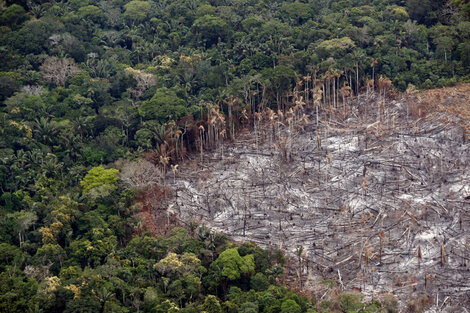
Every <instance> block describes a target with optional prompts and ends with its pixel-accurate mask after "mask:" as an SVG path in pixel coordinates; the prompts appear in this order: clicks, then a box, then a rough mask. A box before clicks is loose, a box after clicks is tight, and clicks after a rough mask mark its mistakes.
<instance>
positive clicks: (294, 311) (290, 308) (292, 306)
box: [281, 300, 302, 313]
mask: <svg viewBox="0 0 470 313" xmlns="http://www.w3.org/2000/svg"><path fill="white" fill-rule="evenodd" d="M300 312H302V308H301V307H300V305H298V304H297V302H295V301H294V300H286V301H284V302H282V304H281V313H300Z"/></svg>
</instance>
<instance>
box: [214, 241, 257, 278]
mask: <svg viewBox="0 0 470 313" xmlns="http://www.w3.org/2000/svg"><path fill="white" fill-rule="evenodd" d="M214 267H216V268H218V269H219V270H220V272H221V274H222V276H223V277H226V278H228V279H229V280H236V279H239V278H240V277H241V274H252V273H253V272H254V270H255V264H254V257H253V255H252V254H248V255H245V256H244V257H241V256H240V254H239V253H238V249H237V248H232V249H227V250H225V251H224V252H222V253H221V254H220V255H219V257H218V258H217V260H215V262H214Z"/></svg>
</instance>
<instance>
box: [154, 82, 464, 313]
mask: <svg viewBox="0 0 470 313" xmlns="http://www.w3.org/2000/svg"><path fill="white" fill-rule="evenodd" d="M468 90H469V86H468V85H461V86H458V87H455V88H447V89H439V90H432V91H428V92H425V93H415V94H405V95H403V96H400V97H397V98H396V99H395V100H390V99H389V100H385V99H383V98H380V97H377V96H372V95H370V96H363V97H362V98H359V99H357V100H356V101H351V103H349V104H347V105H344V106H343V105H338V106H337V107H336V108H335V107H323V108H322V109H323V110H322V112H324V113H321V115H320V116H319V118H318V120H317V118H316V115H315V113H314V112H315V110H314V107H310V106H309V105H308V104H304V103H302V101H299V104H298V109H294V110H292V111H291V112H290V113H289V112H288V113H287V114H285V115H283V116H280V115H277V114H275V113H273V112H267V113H265V114H264V115H263V116H262V117H260V118H258V119H257V120H256V121H254V123H253V126H252V127H251V129H250V130H249V131H246V132H244V133H242V134H241V135H240V136H239V137H238V138H237V139H236V140H235V141H234V142H233V143H219V144H218V146H217V147H216V148H215V150H213V151H212V152H208V153H205V154H204V155H203V156H201V155H195V156H194V157H193V158H194V159H193V160H192V161H188V162H186V163H185V164H182V165H181V166H180V168H179V170H178V172H175V173H173V174H174V177H171V178H170V175H168V176H169V177H168V178H167V180H166V181H167V184H168V186H169V188H170V192H171V197H170V199H169V200H168V201H166V202H163V203H160V205H159V206H160V209H159V210H157V212H159V214H157V215H161V214H162V210H164V209H167V212H165V214H167V215H168V216H173V217H177V219H179V220H180V222H181V223H190V222H198V223H204V224H206V225H207V226H208V227H210V228H211V229H212V230H215V231H218V232H221V233H225V234H228V235H230V236H231V237H232V238H234V239H236V240H238V241H253V242H255V243H256V244H258V245H260V246H262V247H269V248H276V249H281V250H285V251H287V252H289V253H290V255H291V256H292V260H293V261H294V262H293V263H292V264H291V266H290V270H291V274H292V275H290V276H289V278H288V279H289V280H290V284H291V286H293V287H296V288H299V289H301V290H304V291H307V292H311V293H313V294H315V295H316V296H317V297H321V295H322V294H321V291H322V290H323V289H324V285H322V284H321V283H320V282H321V281H323V280H325V279H331V280H335V281H337V282H338V284H339V286H340V288H341V289H343V290H349V291H351V290H360V291H361V292H362V293H363V294H365V295H366V296H367V297H370V298H371V299H373V298H374V297H377V296H379V295H381V294H386V293H390V294H393V295H395V296H396V297H397V298H398V299H400V300H401V301H402V302H403V303H406V301H409V300H412V299H416V298H418V297H419V296H421V295H425V296H428V297H431V298H432V299H433V301H434V308H436V306H437V308H440V309H443V308H448V309H452V308H453V307H454V306H455V305H458V304H464V303H466V304H467V305H468V299H469V294H470V279H469V278H470V236H469V232H468V229H469V227H470V140H469V133H468V125H469V124H468V122H469V120H468V110H469V103H470V102H469V96H468V95H469V93H468ZM300 100H301V99H300ZM273 114H274V116H273ZM201 158H202V160H201ZM436 300H437V301H436ZM454 308H455V307H454Z"/></svg>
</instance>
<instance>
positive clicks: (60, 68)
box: [41, 57, 80, 86]
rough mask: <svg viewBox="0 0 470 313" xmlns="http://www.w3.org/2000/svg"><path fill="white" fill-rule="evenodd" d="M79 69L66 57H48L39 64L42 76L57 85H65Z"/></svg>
mask: <svg viewBox="0 0 470 313" xmlns="http://www.w3.org/2000/svg"><path fill="white" fill-rule="evenodd" d="M79 71H80V69H79V68H78V66H77V65H76V64H75V62H74V61H73V60H71V59H66V58H58V57H48V58H47V59H46V60H45V61H44V63H43V64H42V65H41V74H42V77H44V79H45V80H46V81H48V82H51V83H53V84H56V85H58V86H65V83H66V82H67V80H68V79H69V78H70V77H72V76H74V75H75V74H76V73H77V72H79Z"/></svg>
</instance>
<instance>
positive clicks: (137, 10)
mask: <svg viewBox="0 0 470 313" xmlns="http://www.w3.org/2000/svg"><path fill="white" fill-rule="evenodd" d="M124 9H125V12H124V14H123V16H124V17H125V18H126V19H128V20H130V21H132V22H142V21H143V20H145V18H146V17H147V14H148V11H149V9H150V3H149V2H147V1H141V0H132V1H130V2H128V3H126V4H125V5H124Z"/></svg>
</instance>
